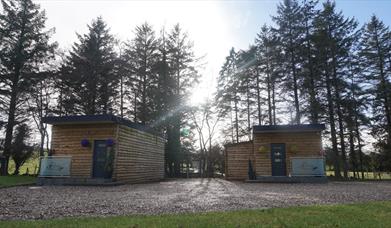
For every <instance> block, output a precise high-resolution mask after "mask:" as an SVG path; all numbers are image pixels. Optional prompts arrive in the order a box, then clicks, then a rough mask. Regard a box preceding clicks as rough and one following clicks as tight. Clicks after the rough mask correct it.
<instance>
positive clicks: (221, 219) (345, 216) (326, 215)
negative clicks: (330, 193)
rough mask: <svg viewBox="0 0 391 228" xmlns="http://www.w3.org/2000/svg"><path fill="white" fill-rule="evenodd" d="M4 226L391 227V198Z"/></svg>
mask: <svg viewBox="0 0 391 228" xmlns="http://www.w3.org/2000/svg"><path fill="white" fill-rule="evenodd" d="M0 227H391V202H390V201H388V202H371V203H365V204H346V205H327V206H308V207H291V208H276V209H265V210H243V211H232V212H210V213H200V214H178V215H160V216H121V217H107V218H76V219H69V218H68V219H56V220H38V221H2V222H0Z"/></svg>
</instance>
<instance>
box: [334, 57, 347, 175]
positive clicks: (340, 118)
mask: <svg viewBox="0 0 391 228" xmlns="http://www.w3.org/2000/svg"><path fill="white" fill-rule="evenodd" d="M336 61H337V60H336V59H335V58H333V79H332V81H333V85H334V88H335V103H336V106H337V116H338V125H339V138H340V141H341V142H340V143H341V155H342V161H343V175H344V177H345V178H348V169H349V165H348V161H347V158H346V149H345V135H344V126H343V115H342V110H341V98H340V93H339V92H340V88H339V86H338V81H337V79H338V78H337V69H336Z"/></svg>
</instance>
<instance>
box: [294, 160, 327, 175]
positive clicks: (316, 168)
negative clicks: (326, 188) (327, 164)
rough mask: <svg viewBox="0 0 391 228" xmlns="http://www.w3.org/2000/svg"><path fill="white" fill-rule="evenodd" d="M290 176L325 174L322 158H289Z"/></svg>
mask: <svg viewBox="0 0 391 228" xmlns="http://www.w3.org/2000/svg"><path fill="white" fill-rule="evenodd" d="M291 161H292V176H325V169H324V159H323V158H313V157H312V158H305V157H300V158H299V157H297V158H291Z"/></svg>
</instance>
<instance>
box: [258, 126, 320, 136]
mask: <svg viewBox="0 0 391 228" xmlns="http://www.w3.org/2000/svg"><path fill="white" fill-rule="evenodd" d="M324 129H325V125H324V124H287V125H256V126H253V133H254V134H256V133H283V132H286V133H289V132H319V131H322V130H324Z"/></svg>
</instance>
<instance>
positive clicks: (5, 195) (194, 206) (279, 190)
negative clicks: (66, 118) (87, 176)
mask: <svg viewBox="0 0 391 228" xmlns="http://www.w3.org/2000/svg"><path fill="white" fill-rule="evenodd" d="M371 200H391V182H330V183H328V184H270V183H243V182H230V181H226V180H222V179H179V180H168V181H164V182H160V183H149V184H137V185H122V186H115V187H76V186H44V187H27V186H24V187H13V188H5V189H0V207H1V210H0V219H1V220H8V219H45V218H58V217H69V216H109V215H127V214H161V213H181V212H202V211H222V210H236V209H246V208H270V207H286V206H293V205H310V204H332V203H350V202H362V201H371Z"/></svg>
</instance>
